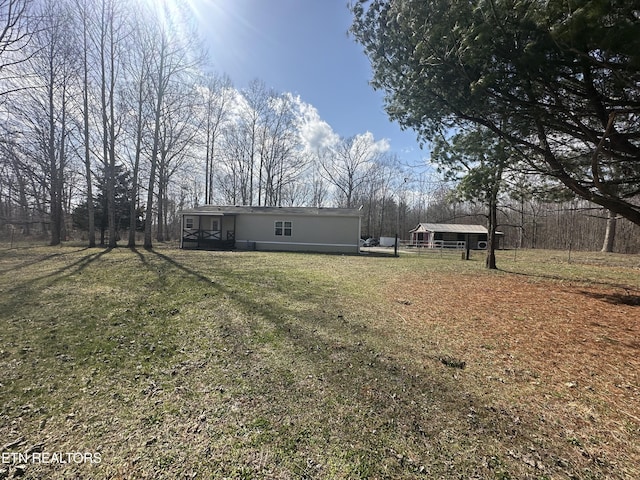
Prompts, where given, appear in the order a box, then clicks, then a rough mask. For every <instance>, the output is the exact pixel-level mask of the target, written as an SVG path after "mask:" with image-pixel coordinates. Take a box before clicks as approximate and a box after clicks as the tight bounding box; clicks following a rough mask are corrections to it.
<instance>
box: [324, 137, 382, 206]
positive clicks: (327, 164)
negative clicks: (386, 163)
mask: <svg viewBox="0 0 640 480" xmlns="http://www.w3.org/2000/svg"><path fill="white" fill-rule="evenodd" d="M379 154H380V151H379V149H378V147H377V146H376V144H375V142H373V136H372V135H371V134H363V135H356V136H353V137H350V138H346V139H342V140H341V141H340V143H338V145H337V146H336V147H335V148H334V149H333V151H332V155H331V156H325V157H324V158H323V159H324V160H325V161H323V162H322V163H321V167H322V170H321V171H322V174H323V176H324V178H325V179H326V180H327V181H329V182H330V183H331V185H333V186H334V187H335V188H336V189H337V193H338V196H339V200H338V204H339V205H340V206H342V207H345V208H353V206H354V199H355V196H356V194H357V193H359V192H360V189H361V187H363V186H364V184H365V183H366V181H367V179H368V178H369V174H370V173H371V169H372V167H373V165H374V164H375V161H376V160H377V158H378V156H379Z"/></svg>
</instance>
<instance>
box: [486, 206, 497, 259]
mask: <svg viewBox="0 0 640 480" xmlns="http://www.w3.org/2000/svg"><path fill="white" fill-rule="evenodd" d="M497 223H498V202H497V201H496V199H495V198H491V199H490V201H489V228H488V230H489V235H488V236H487V259H486V264H485V266H486V267H487V268H488V269H491V270H495V269H497V268H498V267H497V266H496V224H497Z"/></svg>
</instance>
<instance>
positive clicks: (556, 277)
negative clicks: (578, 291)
mask: <svg viewBox="0 0 640 480" xmlns="http://www.w3.org/2000/svg"><path fill="white" fill-rule="evenodd" d="M498 271H500V272H504V273H508V274H510V275H516V276H518V277H526V278H538V279H543V280H552V281H555V282H570V283H571V282H572V283H588V284H589V285H598V286H601V287H609V288H618V289H622V290H635V289H636V288H635V287H632V286H629V285H626V284H622V283H616V282H607V281H602V280H597V281H594V280H587V281H584V280H581V279H580V278H576V277H570V276H563V275H550V274H549V275H545V274H542V273H525V272H518V271H515V270H508V269H506V268H498Z"/></svg>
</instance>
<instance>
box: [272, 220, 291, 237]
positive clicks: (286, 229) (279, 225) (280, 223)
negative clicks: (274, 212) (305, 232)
mask: <svg viewBox="0 0 640 480" xmlns="http://www.w3.org/2000/svg"><path fill="white" fill-rule="evenodd" d="M273 226H274V234H275V236H276V237H292V236H293V222H292V221H291V220H276V221H275V222H274V224H273Z"/></svg>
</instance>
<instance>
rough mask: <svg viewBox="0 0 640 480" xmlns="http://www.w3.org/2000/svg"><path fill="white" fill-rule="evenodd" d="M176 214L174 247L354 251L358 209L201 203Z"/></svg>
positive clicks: (358, 219) (358, 239)
mask: <svg viewBox="0 0 640 480" xmlns="http://www.w3.org/2000/svg"><path fill="white" fill-rule="evenodd" d="M179 215H180V222H181V231H182V235H181V237H180V248H197V249H233V248H236V249H243V250H280V251H306V252H328V253H353V254H356V253H359V251H360V211H359V210H358V209H352V208H313V207H250V206H218V205H204V206H202V207H197V208H192V209H189V210H182V211H181V212H179Z"/></svg>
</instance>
